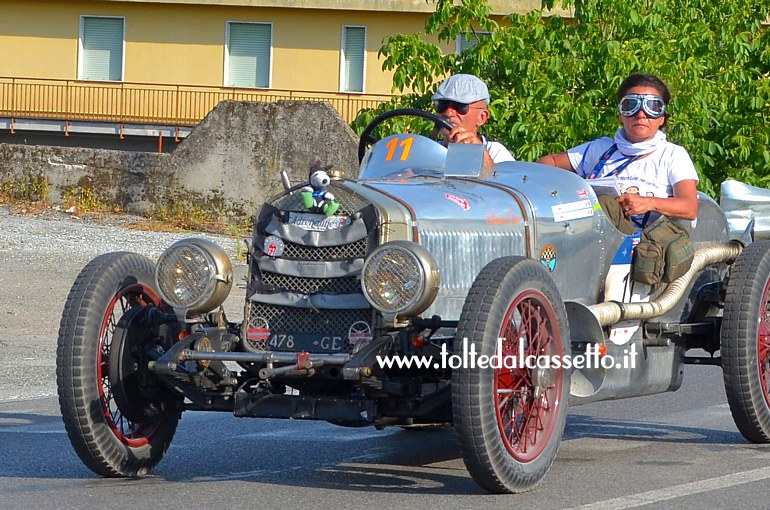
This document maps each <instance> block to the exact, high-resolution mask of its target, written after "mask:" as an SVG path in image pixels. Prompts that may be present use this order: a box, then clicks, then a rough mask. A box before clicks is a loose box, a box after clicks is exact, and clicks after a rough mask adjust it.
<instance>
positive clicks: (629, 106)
mask: <svg viewBox="0 0 770 510" xmlns="http://www.w3.org/2000/svg"><path fill="white" fill-rule="evenodd" d="M639 110H644V113H645V114H646V115H647V116H648V117H649V118H651V119H657V118H660V117H662V116H663V115H664V114H665V113H666V103H665V102H664V101H663V99H662V98H661V97H660V96H656V95H655V94H628V95H627V96H623V99H621V100H620V103H618V112H620V114H621V115H622V116H624V117H633V116H634V115H636V114H637V113H639Z"/></svg>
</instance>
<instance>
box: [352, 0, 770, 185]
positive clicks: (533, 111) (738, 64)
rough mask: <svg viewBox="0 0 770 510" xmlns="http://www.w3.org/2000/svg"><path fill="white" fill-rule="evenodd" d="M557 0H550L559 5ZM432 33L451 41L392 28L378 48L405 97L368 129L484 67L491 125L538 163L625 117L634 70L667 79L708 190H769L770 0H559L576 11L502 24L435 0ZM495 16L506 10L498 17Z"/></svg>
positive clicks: (478, 1) (680, 133) (681, 130)
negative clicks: (619, 103) (622, 94)
mask: <svg viewBox="0 0 770 510" xmlns="http://www.w3.org/2000/svg"><path fill="white" fill-rule="evenodd" d="M555 3H557V0H543V2H542V4H543V8H544V9H547V8H551V7H553V6H554V4H555ZM435 4H436V10H435V12H434V13H433V14H432V15H431V16H430V17H429V18H428V20H427V22H426V24H425V34H427V35H430V36H433V37H434V38H437V39H438V41H439V42H440V43H443V44H449V43H452V42H453V41H454V40H455V38H456V37H457V36H458V35H460V36H464V35H465V34H479V32H483V33H488V34H489V35H486V34H485V35H483V36H482V35H480V34H479V35H478V39H479V42H478V43H477V44H476V45H474V46H472V47H471V48H469V49H467V50H465V51H464V52H463V53H462V54H460V55H458V54H456V53H444V52H442V50H441V48H440V46H438V45H436V44H432V43H429V42H427V41H426V40H425V39H424V38H423V36H422V34H413V35H404V34H399V35H394V36H391V37H388V38H386V39H385V41H384V43H383V46H382V48H381V50H380V56H381V57H382V59H383V69H385V70H392V71H394V78H393V89H394V92H395V93H397V94H398V95H397V96H395V97H394V99H393V101H391V102H390V103H389V104H386V105H382V106H381V107H380V108H379V109H378V110H377V111H366V112H362V114H361V115H359V117H358V118H357V119H356V121H354V123H353V127H354V129H357V130H359V131H360V129H362V127H363V126H364V125H365V124H366V122H367V121H368V120H369V119H371V118H372V117H373V116H374V115H375V114H376V113H379V111H382V110H387V109H390V108H393V107H405V106H409V107H417V108H423V109H428V110H430V109H431V106H430V95H431V93H432V92H433V91H434V90H435V88H436V86H437V85H438V83H439V82H440V80H441V79H442V78H443V77H444V76H446V75H448V74H451V73H457V72H465V73H472V74H476V75H478V76H479V77H481V78H483V79H484V80H485V81H486V82H487V84H488V85H489V88H490V92H491V95H492V99H493V100H492V104H491V105H490V114H491V115H490V121H489V122H488V123H487V125H486V126H485V129H486V133H487V134H488V135H489V136H490V137H491V138H493V139H497V140H499V141H501V142H502V143H503V144H505V145H506V146H507V147H509V148H510V149H512V152H514V153H515V155H516V157H517V159H520V160H525V161H534V160H535V159H536V158H538V157H539V156H541V155H543V154H548V153H551V152H559V151H563V150H566V149H567V148H569V147H572V146H574V145H577V144H579V143H582V142H584V141H587V140H590V139H592V138H594V137H596V136H599V135H604V134H612V133H613V132H614V131H615V129H617V127H618V126H619V123H618V119H617V112H616V108H615V91H616V89H617V87H618V85H619V84H620V82H621V81H622V80H623V78H625V77H626V76H627V75H628V74H630V73H632V72H647V73H653V74H656V75H658V76H660V77H661V78H662V79H663V80H664V81H665V82H666V83H667V84H668V86H669V88H670V89H671V92H672V95H673V100H672V102H671V104H670V105H669V112H670V113H671V114H672V116H671V117H670V119H669V122H668V125H667V128H666V131H667V134H668V136H669V138H670V139H671V140H672V141H673V142H675V143H678V144H680V145H683V146H684V147H685V148H686V149H688V151H689V152H690V155H691V156H692V158H693V161H694V162H695V166H696V168H697V169H698V172H699V174H700V177H701V183H700V189H701V190H702V191H705V192H707V193H709V194H710V195H712V196H715V197H716V196H717V194H718V190H719V183H721V182H722V181H723V180H725V179H726V178H728V177H732V178H735V179H739V180H741V181H743V182H747V183H749V184H753V185H757V186H765V187H770V131H768V116H769V115H770V110H769V109H768V108H769V107H770V31H769V30H768V27H766V26H763V25H762V23H763V22H766V20H768V19H769V18H768V16H769V15H770V3H769V2H768V1H767V0H733V1H731V2H715V1H714V0H563V1H562V2H561V5H562V6H563V7H565V8H570V9H572V10H573V12H574V17H573V18H566V19H565V18H562V17H559V16H555V15H550V14H548V11H533V12H530V13H528V14H510V15H508V16H506V17H504V18H503V20H502V22H501V23H499V24H498V23H497V22H495V21H494V19H493V18H492V17H491V16H490V9H489V7H488V5H487V3H486V0H462V1H461V2H453V1H452V0H435ZM498 19H499V18H498Z"/></svg>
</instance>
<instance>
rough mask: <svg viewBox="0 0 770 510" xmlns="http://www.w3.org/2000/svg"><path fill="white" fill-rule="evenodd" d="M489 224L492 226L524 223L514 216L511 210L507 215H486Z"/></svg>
mask: <svg viewBox="0 0 770 510" xmlns="http://www.w3.org/2000/svg"><path fill="white" fill-rule="evenodd" d="M485 216H486V218H487V223H489V224H490V225H505V224H507V223H510V224H511V225H518V224H519V223H521V222H522V219H521V218H519V217H518V216H514V215H513V213H511V211H510V209H509V210H507V211H505V215H504V216H503V215H499V214H497V213H496V212H493V213H491V214H490V213H486V214H485Z"/></svg>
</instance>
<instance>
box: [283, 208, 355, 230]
mask: <svg viewBox="0 0 770 510" xmlns="http://www.w3.org/2000/svg"><path fill="white" fill-rule="evenodd" d="M289 225H294V226H295V227H299V228H301V229H302V230H310V231H315V232H326V231H327V230H334V229H339V228H342V227H345V226H347V225H350V218H349V217H347V216H324V215H323V214H313V213H304V212H290V213H289Z"/></svg>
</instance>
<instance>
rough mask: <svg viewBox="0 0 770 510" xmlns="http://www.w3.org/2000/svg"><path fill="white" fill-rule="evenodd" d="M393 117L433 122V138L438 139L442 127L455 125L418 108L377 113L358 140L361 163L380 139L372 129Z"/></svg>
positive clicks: (447, 128) (449, 127)
mask: <svg viewBox="0 0 770 510" xmlns="http://www.w3.org/2000/svg"><path fill="white" fill-rule="evenodd" d="M393 117H421V118H423V119H427V120H429V121H431V122H433V124H434V128H433V131H432V132H431V134H430V139H431V140H438V134H439V133H440V132H441V130H442V129H446V130H451V129H452V128H453V127H454V126H452V124H450V123H449V121H447V120H446V119H444V118H442V117H439V116H438V115H436V114H435V113H430V112H426V111H425V110H418V109H417V108H398V109H396V110H391V111H389V112H385V113H381V114H380V115H377V116H376V117H375V118H373V119H372V121H371V122H370V123H369V125H368V126H366V128H365V129H364V132H363V133H361V139H360V140H359V141H358V162H359V163H360V162H361V160H363V159H364V154H366V149H368V148H369V147H371V146H372V145H374V143H375V142H376V141H377V140H378V139H377V138H375V137H374V136H372V131H374V130H375V129H376V128H377V127H379V125H380V124H382V123H383V122H385V121H386V120H388V119H392V118H393Z"/></svg>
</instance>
